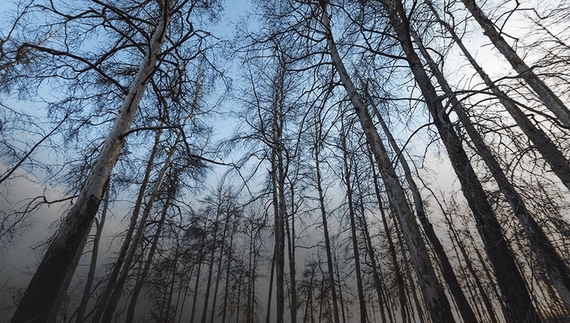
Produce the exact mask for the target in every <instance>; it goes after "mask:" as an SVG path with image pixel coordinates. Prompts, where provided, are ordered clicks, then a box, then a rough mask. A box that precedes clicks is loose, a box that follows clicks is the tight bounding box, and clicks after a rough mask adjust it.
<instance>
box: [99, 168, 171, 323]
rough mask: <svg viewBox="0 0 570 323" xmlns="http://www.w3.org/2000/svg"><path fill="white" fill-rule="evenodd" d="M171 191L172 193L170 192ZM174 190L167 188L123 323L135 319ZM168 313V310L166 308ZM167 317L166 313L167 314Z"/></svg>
mask: <svg viewBox="0 0 570 323" xmlns="http://www.w3.org/2000/svg"><path fill="white" fill-rule="evenodd" d="M172 181H175V179H173V180H172ZM173 185H176V184H172V183H171V184H170V185H169V186H173ZM171 190H172V191H171ZM173 190H174V188H173V187H169V192H168V197H167V198H166V201H165V203H164V206H163V208H162V212H161V214H160V220H159V221H158V227H157V228H156V233H155V234H154V237H153V238H152V242H151V245H150V250H149V252H148V256H147V258H146V261H145V264H144V267H143V270H142V272H141V274H140V276H139V279H138V281H137V283H136V284H135V287H134V288H133V293H132V295H131V301H130V302H129V306H128V309H127V318H126V320H125V323H132V322H133V320H134V317H135V308H136V306H137V301H138V298H139V294H140V292H141V290H142V288H143V285H144V283H145V281H146V276H147V275H148V272H149V271H150V267H151V265H152V259H153V258H154V254H155V252H156V249H157V247H158V241H159V240H160V234H161V233H162V228H163V226H164V221H165V219H166V215H167V213H168V208H169V207H170V202H171V201H172V199H173V194H174V191H173ZM167 311H168V308H167ZM167 316H168V313H167ZM103 319H105V317H103ZM105 322H111V321H110V320H109V321H105Z"/></svg>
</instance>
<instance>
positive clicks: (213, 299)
mask: <svg viewBox="0 0 570 323" xmlns="http://www.w3.org/2000/svg"><path fill="white" fill-rule="evenodd" d="M230 214H231V213H229V212H228V214H226V219H225V221H224V229H223V230H222V243H221V247H220V257H219V259H218V271H217V273H216V283H215V284H214V296H213V297H212V314H211V315H210V322H212V323H213V322H214V317H215V312H216V300H217V298H218V287H219V285H220V279H221V276H222V262H223V261H222V260H223V259H224V251H225V247H226V243H225V242H226V234H227V231H228V225H229V221H230Z"/></svg>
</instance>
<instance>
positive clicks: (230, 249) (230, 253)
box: [222, 221, 273, 322]
mask: <svg viewBox="0 0 570 323" xmlns="http://www.w3.org/2000/svg"><path fill="white" fill-rule="evenodd" d="M237 224H238V221H236V222H235V223H234V225H233V228H232V232H231V236H230V245H229V246H228V255H227V262H228V263H227V264H226V282H225V286H224V305H223V308H222V322H227V321H226V311H227V309H228V296H229V292H230V289H229V284H230V270H231V268H232V267H231V264H232V259H233V250H234V236H235V232H236V229H237ZM271 276H273V274H271ZM270 295H271V293H270ZM269 298H271V297H269ZM268 311H269V310H268Z"/></svg>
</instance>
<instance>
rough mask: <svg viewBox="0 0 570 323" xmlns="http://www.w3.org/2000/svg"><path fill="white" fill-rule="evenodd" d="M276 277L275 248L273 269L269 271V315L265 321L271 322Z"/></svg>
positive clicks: (266, 322)
mask: <svg viewBox="0 0 570 323" xmlns="http://www.w3.org/2000/svg"><path fill="white" fill-rule="evenodd" d="M274 277H275V249H274V250H273V256H272V257H271V270H270V272H269V292H268V293H267V316H266V317H265V323H271V298H272V296H273V279H274Z"/></svg>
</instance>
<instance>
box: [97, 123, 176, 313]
mask: <svg viewBox="0 0 570 323" xmlns="http://www.w3.org/2000/svg"><path fill="white" fill-rule="evenodd" d="M181 139H182V133H179V134H178V135H177V137H176V141H175V142H174V144H173V145H172V147H171V148H170V150H169V152H168V155H167V157H166V160H165V161H164V164H163V165H162V168H161V170H160V173H159V174H158V178H157V180H156V183H155V184H154V187H153V190H152V193H151V195H150V197H149V199H148V201H147V203H146V206H145V209H144V211H143V214H142V217H141V219H140V221H139V226H138V228H137V231H136V233H135V235H134V236H133V238H132V239H133V241H132V242H131V245H130V247H129V251H128V252H127V254H126V256H125V260H124V264H123V266H122V270H121V274H120V275H119V277H118V279H117V281H116V283H115V285H114V286H113V292H112V293H111V296H110V297H109V301H108V302H107V305H106V306H105V311H104V312H103V316H102V317H101V322H111V320H112V317H113V314H114V312H115V309H116V308H117V305H118V304H119V300H120V299H121V295H122V294H123V289H124V286H125V283H126V281H127V278H128V275H129V271H130V268H131V264H132V263H133V260H134V258H135V254H136V251H137V250H138V247H139V244H140V242H141V241H142V238H143V235H144V230H145V227H146V223H147V219H148V217H149V215H150V213H151V211H152V207H153V205H154V202H155V201H156V199H157V198H158V195H159V193H160V188H161V187H162V184H163V181H164V177H165V175H166V171H167V170H168V169H169V167H170V164H171V162H172V158H173V156H174V152H175V151H176V148H177V146H178V144H179V143H180V140H181ZM95 322H97V321H95Z"/></svg>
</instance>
